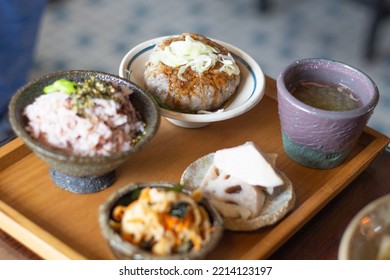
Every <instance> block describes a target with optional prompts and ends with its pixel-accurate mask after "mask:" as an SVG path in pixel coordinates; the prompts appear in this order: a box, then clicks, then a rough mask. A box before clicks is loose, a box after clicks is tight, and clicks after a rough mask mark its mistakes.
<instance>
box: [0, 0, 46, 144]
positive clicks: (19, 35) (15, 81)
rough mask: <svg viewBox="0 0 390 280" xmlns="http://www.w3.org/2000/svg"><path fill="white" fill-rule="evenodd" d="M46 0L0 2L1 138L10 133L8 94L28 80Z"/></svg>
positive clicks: (9, 0)
mask: <svg viewBox="0 0 390 280" xmlns="http://www.w3.org/2000/svg"><path fill="white" fill-rule="evenodd" d="M46 2H47V1H46V0H1V1H0V141H1V140H3V139H4V138H5V137H7V136H10V135H12V134H13V133H12V129H11V127H10V124H9V121H8V114H7V113H8V104H9V101H10V99H11V96H12V95H13V94H14V93H15V92H16V91H17V90H18V89H19V88H20V87H22V86H23V85H24V84H26V83H27V82H28V81H29V72H30V69H31V66H32V64H33V58H34V49H35V44H36V41H37V36H38V32H39V25H40V21H41V18H42V15H43V12H44V10H45V7H46Z"/></svg>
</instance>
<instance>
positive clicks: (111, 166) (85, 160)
mask: <svg viewBox="0 0 390 280" xmlns="http://www.w3.org/2000/svg"><path fill="white" fill-rule="evenodd" d="M91 76H93V77H96V78H97V79H99V80H103V81H107V82H115V83H118V84H120V85H122V86H126V87H129V88H130V89H132V90H133V93H132V94H131V95H130V100H131V102H132V104H133V105H134V107H135V108H136V109H137V110H138V111H139V112H140V113H141V115H142V119H143V120H144V122H145V123H146V133H145V135H144V136H143V137H142V138H141V140H140V141H139V142H138V143H137V144H135V145H134V146H133V147H131V149H130V150H128V151H125V152H118V153H115V154H112V155H110V156H95V157H86V156H75V155H72V154H70V153H67V152H65V151H62V150H59V149H56V148H52V147H48V146H47V145H44V144H42V143H41V142H39V141H37V140H35V139H34V138H33V137H31V136H30V134H29V133H28V132H27V131H26V130H25V127H26V123H27V120H26V117H25V116H24V115H23V111H24V108H25V107H26V106H27V105H29V104H30V103H33V102H34V101H35V99H36V98H37V97H38V96H40V95H42V94H43V88H44V87H45V86H46V85H48V84H52V83H53V82H54V81H56V80H58V79H60V78H66V79H70V80H74V81H82V80H84V79H86V78H88V77H91ZM9 119H10V123H11V125H12V128H13V129H14V131H15V133H16V135H17V136H19V137H20V138H21V139H22V140H23V141H24V142H25V144H26V145H27V146H28V147H29V148H31V149H32V150H33V151H34V153H35V154H36V155H38V156H39V157H40V158H41V159H43V160H44V161H45V162H47V163H48V164H49V166H50V175H51V178H52V180H53V181H54V182H55V183H56V184H57V185H58V186H59V187H61V188H63V189H66V190H68V191H71V192H75V193H91V192H96V191H99V190H102V189H104V188H106V187H108V186H109V185H111V184H112V183H113V182H114V180H115V169H116V168H117V167H119V166H120V165H121V164H122V163H124V162H125V161H126V160H127V159H128V158H129V157H130V156H131V154H132V153H135V152H137V151H139V150H140V149H141V148H143V147H144V146H145V145H146V144H147V143H148V142H149V141H150V140H151V139H152V137H153V136H154V135H155V133H156V132H157V130H158V127H159V124H160V112H159V108H158V106H157V105H156V104H155V102H154V101H153V100H152V99H151V98H150V97H149V96H148V95H147V94H146V93H145V92H144V91H143V90H142V89H141V88H139V87H138V86H137V85H135V84H133V83H131V82H129V81H128V80H125V79H122V78H120V77H118V76H115V75H110V74H107V73H102V72H95V71H86V70H73V71H65V72H57V73H52V74H49V75H47V76H43V77H41V78H39V79H37V80H35V81H32V82H31V83H28V84H27V85H25V86H24V87H22V88H21V89H20V90H18V91H17V92H16V93H15V94H14V96H13V97H12V99H11V101H10V104H9Z"/></svg>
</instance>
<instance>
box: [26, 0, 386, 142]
mask: <svg viewBox="0 0 390 280" xmlns="http://www.w3.org/2000/svg"><path fill="white" fill-rule="evenodd" d="M271 3H272V9H271V10H270V11H268V12H267V13H261V12H260V11H259V9H258V0H240V1H238V0H189V1H180V0H164V1H156V0H115V1H109V0H84V1H76V0H62V1H61V0H57V1H54V3H51V4H50V5H49V7H48V9H47V11H46V14H45V17H44V18H43V21H42V29H41V32H40V39H39V44H38V46H37V52H36V59H35V66H34V69H33V73H32V78H35V77H38V76H40V75H43V74H45V73H49V72H53V71H59V70H68V69H93V70H102V71H105V72H109V73H114V74H117V73H118V67H119V64H120V61H121V59H122V57H123V56H124V55H125V54H126V52H127V51H128V50H130V49H131V48H132V47H134V46H135V45H137V44H138V43H141V42H143V41H145V40H148V39H152V38H155V37H159V36H163V35H172V34H180V33H183V32H192V33H202V34H204V35H206V36H209V37H213V38H216V39H219V40H222V41H225V42H228V43H231V44H234V45H236V46H237V47H239V48H241V49H242V50H244V51H246V52H247V53H248V54H250V55H251V56H252V57H253V58H254V59H255V60H256V61H257V62H258V63H259V65H260V66H261V68H262V69H263V71H264V72H265V74H267V75H269V76H271V77H273V78H276V76H277V75H278V73H279V71H280V70H281V69H282V68H283V67H284V66H285V65H286V64H288V63H290V62H292V61H293V60H295V59H298V58H304V57H324V58H330V59H335V60H340V61H343V62H346V63H348V64H351V65H352V66H355V67H358V68H360V69H361V70H363V71H364V72H366V73H367V74H368V75H369V76H371V77H372V79H373V80H374V81H375V82H376V83H377V85H378V87H379V89H380V92H381V98H380V103H379V105H378V106H377V109H376V111H375V113H374V115H373V117H372V118H371V120H370V123H369V125H370V126H371V127H373V128H375V129H377V130H379V131H381V132H383V133H385V134H387V135H390V118H389V114H388V111H389V110H390V22H387V23H385V24H384V25H383V26H382V27H381V29H380V34H379V35H380V40H379V41H378V44H377V57H376V58H375V59H374V60H373V61H367V60H365V59H364V56H363V54H364V46H365V37H366V36H367V32H368V28H369V25H370V23H371V20H372V13H371V10H370V9H369V8H368V7H367V6H364V5H362V4H359V3H357V2H356V1H352V0H329V1H322V0H290V1H288V0H273V1H271Z"/></svg>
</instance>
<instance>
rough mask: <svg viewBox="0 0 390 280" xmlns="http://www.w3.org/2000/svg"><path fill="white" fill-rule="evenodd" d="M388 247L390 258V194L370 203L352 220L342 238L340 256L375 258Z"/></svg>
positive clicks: (356, 258)
mask: <svg viewBox="0 0 390 280" xmlns="http://www.w3.org/2000/svg"><path fill="white" fill-rule="evenodd" d="M386 248H387V254H386V257H387V259H390V194H388V195H385V196H383V197H381V198H378V199H376V200H374V201H373V202H371V203H369V204H368V205H367V206H366V207H364V208H363V209H362V210H361V211H360V212H359V213H358V214H357V215H356V216H355V217H354V218H353V219H352V220H351V222H350V223H349V225H348V226H347V228H346V230H345V232H344V234H343V237H342V239H341V242H340V246H339V252H338V258H339V259H341V260H375V259H379V258H381V255H382V256H383V255H384V254H385V253H384V250H383V249H386ZM380 249H382V250H383V251H381V252H380Z"/></svg>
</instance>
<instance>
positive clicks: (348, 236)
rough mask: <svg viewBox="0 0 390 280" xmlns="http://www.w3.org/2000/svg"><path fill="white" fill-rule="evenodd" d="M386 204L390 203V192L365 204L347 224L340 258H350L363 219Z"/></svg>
mask: <svg viewBox="0 0 390 280" xmlns="http://www.w3.org/2000/svg"><path fill="white" fill-rule="evenodd" d="M384 204H390V194H386V195H384V196H382V197H379V198H377V199H375V200H373V201H371V202H370V203H368V204H367V205H366V206H364V207H363V208H362V209H361V210H360V211H359V212H358V213H357V214H356V216H355V217H353V218H352V220H351V221H350V222H349V224H348V225H347V228H346V229H345V231H344V234H343V236H342V238H341V241H340V246H339V250H338V259H340V260H348V259H350V247H351V246H352V244H351V240H352V237H353V235H354V233H355V230H356V228H357V227H358V225H359V223H360V221H361V219H362V218H363V217H364V216H366V215H367V214H369V213H371V212H372V211H373V210H375V209H377V208H379V207H382V205H384Z"/></svg>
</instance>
